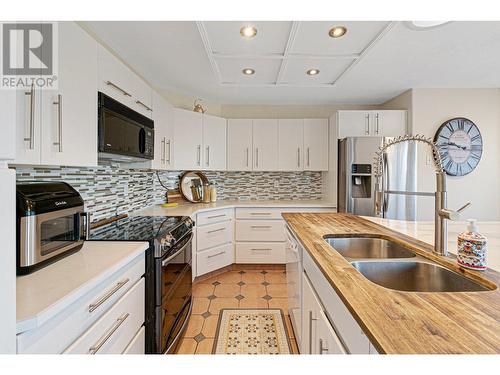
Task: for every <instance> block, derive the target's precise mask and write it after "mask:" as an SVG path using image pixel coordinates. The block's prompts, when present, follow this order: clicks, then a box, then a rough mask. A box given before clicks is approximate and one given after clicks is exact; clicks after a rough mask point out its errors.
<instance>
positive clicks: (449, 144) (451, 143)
mask: <svg viewBox="0 0 500 375" xmlns="http://www.w3.org/2000/svg"><path fill="white" fill-rule="evenodd" d="M440 146H455V147H457V148H461V149H462V150H467V146H460V145H458V144H456V143H455V142H447V143H442V144H441V145H440Z"/></svg>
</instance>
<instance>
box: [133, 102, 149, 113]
mask: <svg viewBox="0 0 500 375" xmlns="http://www.w3.org/2000/svg"><path fill="white" fill-rule="evenodd" d="M135 104H139V105H140V106H142V107H144V108H146V110H147V111H150V112H152V111H153V109H152V108H151V107H148V106H147V105H146V104H144V103H143V102H141V101H140V100H136V101H135Z"/></svg>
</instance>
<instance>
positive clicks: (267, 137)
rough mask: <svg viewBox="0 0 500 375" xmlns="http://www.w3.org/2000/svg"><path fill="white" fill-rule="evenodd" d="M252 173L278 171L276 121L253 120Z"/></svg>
mask: <svg viewBox="0 0 500 375" xmlns="http://www.w3.org/2000/svg"><path fill="white" fill-rule="evenodd" d="M252 123H253V149H254V160H253V170H254V171H277V170H278V120H253V121H252Z"/></svg>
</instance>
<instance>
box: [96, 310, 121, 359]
mask: <svg viewBox="0 0 500 375" xmlns="http://www.w3.org/2000/svg"><path fill="white" fill-rule="evenodd" d="M129 316H130V314H129V313H125V314H124V315H122V316H120V317H119V318H118V319H116V322H115V323H114V324H113V326H112V327H111V328H110V329H109V331H108V332H107V333H106V334H105V335H104V336H102V337H101V338H100V339H99V340H98V341H97V342H96V343H95V344H94V345H92V346H91V347H90V348H89V354H96V353H97V352H98V351H99V349H101V347H102V346H103V345H104V344H105V343H106V341H108V340H109V338H110V337H111V336H112V335H113V333H115V332H116V330H117V329H118V328H120V326H121V325H122V324H123V322H124V321H125V320H127V318H128V317H129Z"/></svg>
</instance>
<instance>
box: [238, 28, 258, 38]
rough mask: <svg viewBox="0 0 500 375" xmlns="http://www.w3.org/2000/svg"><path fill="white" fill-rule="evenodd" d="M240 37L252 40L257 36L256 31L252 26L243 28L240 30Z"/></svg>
mask: <svg viewBox="0 0 500 375" xmlns="http://www.w3.org/2000/svg"><path fill="white" fill-rule="evenodd" d="M240 35H241V36H242V37H244V38H253V37H254V36H255V35H257V29H256V28H255V27H253V26H243V27H242V28H241V29H240Z"/></svg>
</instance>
